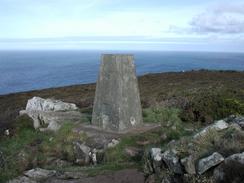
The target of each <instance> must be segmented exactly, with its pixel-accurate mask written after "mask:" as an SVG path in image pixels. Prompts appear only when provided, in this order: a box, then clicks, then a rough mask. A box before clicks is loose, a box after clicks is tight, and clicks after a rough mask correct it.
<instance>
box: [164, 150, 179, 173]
mask: <svg viewBox="0 0 244 183" xmlns="http://www.w3.org/2000/svg"><path fill="white" fill-rule="evenodd" d="M162 160H163V161H164V162H165V164H166V165H167V167H168V168H169V170H171V171H172V172H174V173H175V174H182V167H181V164H180V159H179V157H178V156H177V152H176V151H175V150H167V151H165V152H164V153H163V154H162Z"/></svg>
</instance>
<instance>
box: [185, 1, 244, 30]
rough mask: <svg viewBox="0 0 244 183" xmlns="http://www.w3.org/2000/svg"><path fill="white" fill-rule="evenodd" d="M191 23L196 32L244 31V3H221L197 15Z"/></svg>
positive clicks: (191, 27)
mask: <svg viewBox="0 0 244 183" xmlns="http://www.w3.org/2000/svg"><path fill="white" fill-rule="evenodd" d="M189 25H190V29H191V31H193V32H195V33H225V34H240V33H244V4H241V5H237V4H236V5H229V6H227V5H219V6H217V7H215V8H213V9H212V10H208V11H206V12H204V13H202V14H199V15H197V16H195V17H194V18H193V19H192V20H191V21H190V23H189Z"/></svg>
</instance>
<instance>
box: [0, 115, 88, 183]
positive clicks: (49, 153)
mask: <svg viewBox="0 0 244 183" xmlns="http://www.w3.org/2000/svg"><path fill="white" fill-rule="evenodd" d="M26 119H27V120H26ZM19 123H21V124H19ZM16 124H17V126H16V132H15V134H14V135H13V136H11V137H6V138H2V139H1V141H0V151H2V152H3V155H4V160H5V166H4V168H2V169H1V171H0V182H6V181H7V180H9V179H12V178H14V177H17V176H18V175H20V174H21V173H22V172H23V171H24V170H26V169H30V168H33V167H35V166H40V167H41V166H43V165H45V164H46V163H47V159H48V158H50V157H55V158H60V159H66V160H69V161H73V160H74V149H73V142H74V141H83V140H84V139H85V138H86V136H85V134H83V133H82V134H80V133H78V132H76V131H74V130H73V129H74V124H71V123H66V124H64V125H63V126H62V127H61V128H60V130H59V131H58V132H56V133H53V132H40V131H37V130H34V129H33V127H31V126H30V124H29V119H28V118H26V117H21V118H20V119H18V122H17V123H16Z"/></svg>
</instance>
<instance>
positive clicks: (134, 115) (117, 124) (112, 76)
mask: <svg viewBox="0 0 244 183" xmlns="http://www.w3.org/2000/svg"><path fill="white" fill-rule="evenodd" d="M141 123H142V112H141V102H140V96H139V89H138V83H137V78H136V74H135V66H134V60H133V56H132V55H112V54H105V55H102V61H101V66H100V75H99V78H98V81H97V86H96V95H95V101H94V107H93V115H92V124H94V125H97V126H99V127H101V128H103V129H105V130H111V131H118V132H121V131H127V130H129V129H131V128H133V127H136V126H138V125H140V124H141Z"/></svg>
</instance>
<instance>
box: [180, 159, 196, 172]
mask: <svg viewBox="0 0 244 183" xmlns="http://www.w3.org/2000/svg"><path fill="white" fill-rule="evenodd" d="M180 162H181V164H182V165H183V167H184V168H185V171H186V172H187V173H188V174H190V175H194V174H196V168H195V161H194V158H193V156H192V155H190V156H188V157H185V158H183V159H181V160H180Z"/></svg>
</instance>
